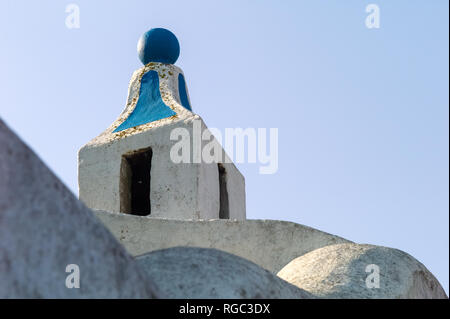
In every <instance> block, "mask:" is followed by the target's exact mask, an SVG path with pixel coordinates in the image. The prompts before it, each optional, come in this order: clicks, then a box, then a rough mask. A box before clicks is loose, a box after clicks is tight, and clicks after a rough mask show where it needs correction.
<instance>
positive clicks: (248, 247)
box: [95, 211, 349, 273]
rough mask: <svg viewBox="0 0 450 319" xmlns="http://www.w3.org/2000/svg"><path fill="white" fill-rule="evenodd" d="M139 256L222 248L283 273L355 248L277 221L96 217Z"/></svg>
mask: <svg viewBox="0 0 450 319" xmlns="http://www.w3.org/2000/svg"><path fill="white" fill-rule="evenodd" d="M95 213H96V215H97V217H98V218H100V220H101V221H102V222H103V223H104V224H105V225H106V226H107V227H108V228H109V229H110V230H111V232H112V233H113V234H114V235H115V236H116V238H118V239H119V241H120V242H121V243H122V244H123V245H124V246H125V247H126V248H127V250H128V251H129V252H130V253H131V254H132V255H134V256H136V255H142V254H145V253H148V252H151V251H154V250H158V249H164V248H170V247H176V246H189V247H203V248H216V249H220V250H223V251H226V252H228V253H231V254H234V255H237V256H240V257H243V258H245V259H248V260H250V261H252V262H254V263H256V264H257V265H259V266H261V267H263V268H265V269H267V270H269V271H271V272H273V273H277V272H278V271H279V270H280V269H281V268H283V267H284V266H285V265H286V264H287V263H289V262H290V261H291V260H293V259H294V258H296V257H298V256H301V255H304V254H306V253H308V252H310V251H312V250H314V249H317V248H320V247H323V246H327V245H332V244H337V243H344V242H349V241H347V240H345V239H343V238H340V237H338V236H333V235H330V234H327V233H324V232H321V231H319V230H316V229H313V228H310V227H307V226H303V225H299V224H295V223H291V222H285V221H276V220H245V221H236V220H198V221H194V220H190V221H189V220H171V219H152V218H148V217H140V216H131V215H126V214H118V213H109V212H104V211H96V212H95Z"/></svg>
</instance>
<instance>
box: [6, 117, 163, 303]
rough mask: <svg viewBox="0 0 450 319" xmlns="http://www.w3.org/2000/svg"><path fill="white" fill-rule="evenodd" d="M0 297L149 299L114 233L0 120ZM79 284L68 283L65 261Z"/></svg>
mask: <svg viewBox="0 0 450 319" xmlns="http://www.w3.org/2000/svg"><path fill="white" fill-rule="evenodd" d="M0 150H1V152H0V177H1V178H0V298H151V297H155V296H157V293H156V290H155V287H154V285H153V283H152V282H151V281H150V280H149V279H148V278H147V276H146V275H145V274H144V273H143V272H142V271H141V269H140V268H139V267H138V265H137V264H136V262H135V261H134V260H133V258H132V257H131V256H130V255H129V254H128V253H127V252H126V250H125V249H124V248H123V247H122V245H120V244H119V242H118V241H117V240H116V239H115V238H114V236H113V235H112V234H111V233H110V232H109V231H108V230H107V229H106V228H105V227H104V226H103V224H102V223H101V222H100V221H99V220H98V219H97V218H96V217H95V216H94V214H93V213H92V211H91V210H90V209H88V208H87V207H86V206H84V205H83V204H82V203H81V202H80V201H78V200H77V199H76V198H75V197H74V195H73V194H72V193H71V192H70V191H69V190H68V189H67V188H66V187H65V186H64V185H63V184H62V183H61V182H60V181H59V180H58V178H57V177H55V175H54V174H53V173H52V172H51V171H50V170H49V169H48V168H47V167H46V166H45V164H44V163H43V162H42V161H41V160H40V159H39V158H38V157H37V156H36V155H35V154H34V153H33V152H32V151H31V150H30V149H29V148H28V147H27V146H26V145H25V144H24V143H23V142H22V141H20V139H19V138H18V137H17V136H16V135H15V134H14V133H13V132H12V131H11V130H10V129H9V128H8V127H6V125H5V124H4V123H3V122H2V121H1V120H0ZM69 264H76V265H78V267H79V270H80V288H79V289H77V288H72V289H69V288H67V287H66V284H65V283H66V278H67V276H69V273H66V266H67V265H69Z"/></svg>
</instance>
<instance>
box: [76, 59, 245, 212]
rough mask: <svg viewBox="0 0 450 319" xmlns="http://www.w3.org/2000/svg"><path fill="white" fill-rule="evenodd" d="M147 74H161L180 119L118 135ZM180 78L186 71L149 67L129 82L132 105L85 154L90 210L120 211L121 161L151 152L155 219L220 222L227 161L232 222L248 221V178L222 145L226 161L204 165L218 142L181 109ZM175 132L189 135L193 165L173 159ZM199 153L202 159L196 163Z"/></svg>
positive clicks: (81, 157)
mask: <svg viewBox="0 0 450 319" xmlns="http://www.w3.org/2000/svg"><path fill="white" fill-rule="evenodd" d="M148 72H157V73H158V76H159V81H160V88H159V89H160V93H161V98H162V100H163V102H164V104H165V105H166V106H167V107H169V108H170V109H171V110H172V111H174V112H175V113H176V115H174V116H171V117H168V118H164V119H161V120H157V121H153V122H150V123H147V124H143V125H139V126H136V127H131V128H128V129H125V130H122V131H119V132H114V130H116V129H117V127H119V126H120V125H121V124H122V123H123V122H124V121H125V120H126V119H127V118H128V117H129V116H130V115H131V114H133V111H134V110H135V108H136V105H137V103H138V101H139V93H140V92H139V91H140V84H141V81H142V78H143V76H144V75H145V74H146V73H148ZM180 74H182V71H181V69H179V68H178V67H176V66H174V65H167V64H163V63H149V64H148V65H146V66H144V67H143V68H142V69H139V70H137V71H136V72H135V73H134V74H133V77H132V79H131V81H130V85H129V89H128V99H127V104H126V107H125V109H124V111H123V112H122V114H121V115H120V116H119V118H118V119H117V120H116V121H115V122H114V123H113V124H112V125H111V126H110V127H109V128H107V129H106V130H105V131H104V132H103V133H101V134H100V135H99V136H98V137H96V138H94V139H93V140H92V141H90V142H89V143H87V144H86V145H85V146H83V147H82V148H81V149H80V151H79V153H78V184H79V196H80V200H82V201H83V202H84V203H85V204H86V205H87V206H88V207H89V208H92V209H98V210H106V211H111V212H120V211H121V209H120V195H121V191H120V185H121V184H122V185H124V183H123V182H121V178H120V176H121V163H122V156H123V155H127V154H130V153H133V152H136V151H139V150H143V149H148V148H151V149H152V152H153V157H152V162H151V182H150V184H151V185H150V202H151V215H150V217H156V218H178V219H213V218H219V209H220V196H219V175H218V168H217V163H218V162H225V161H226V163H224V166H225V169H226V171H227V176H228V183H227V189H228V194H229V203H230V205H229V208H230V218H235V219H245V214H246V213H245V181H244V177H243V176H242V174H241V173H240V172H239V171H238V170H237V169H236V167H235V166H234V164H233V163H232V162H231V161H230V160H229V159H228V158H227V157H226V155H225V152H224V151H223V149H222V147H221V146H220V145H219V150H220V153H221V157H222V159H223V160H222V161H221V160H219V161H215V162H213V163H208V162H205V161H203V160H202V156H201V151H202V149H203V147H204V146H205V145H207V144H208V143H211V142H213V143H216V144H218V143H217V141H216V140H215V139H214V138H212V139H211V140H210V141H204V140H202V138H201V136H202V134H203V132H205V131H207V127H206V125H205V123H204V122H203V120H202V119H201V118H200V117H199V116H198V115H195V114H194V113H192V112H191V111H189V110H188V109H186V108H185V107H183V106H182V105H181V103H182V102H181V99H180V96H179V92H178V87H179V85H178V76H179V75H180ZM185 94H186V97H185V99H187V100H189V96H188V93H187V88H186V92H185ZM176 128H180V129H185V130H186V132H188V134H189V141H190V150H189V152H190V156H189V157H190V161H189V163H186V162H182V163H175V162H174V161H172V160H171V155H170V153H171V149H172V147H173V146H174V145H175V144H176V143H178V140H171V139H170V135H171V132H172V130H174V129H176ZM196 128H198V130H197V129H196ZM194 154H196V155H198V154H200V156H198V158H197V157H196V155H194ZM225 158H226V159H225ZM197 159H199V160H198V161H197Z"/></svg>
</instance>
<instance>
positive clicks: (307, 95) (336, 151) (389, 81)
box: [0, 0, 449, 293]
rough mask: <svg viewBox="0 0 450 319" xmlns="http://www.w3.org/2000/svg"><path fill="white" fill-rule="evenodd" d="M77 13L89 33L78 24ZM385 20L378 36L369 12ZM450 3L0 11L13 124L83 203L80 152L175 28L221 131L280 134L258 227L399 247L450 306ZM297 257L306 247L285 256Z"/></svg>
mask: <svg viewBox="0 0 450 319" xmlns="http://www.w3.org/2000/svg"><path fill="white" fill-rule="evenodd" d="M71 2H73V3H76V4H78V5H79V7H80V10H81V11H80V14H81V16H80V17H81V21H80V22H81V28H80V29H76V30H69V29H67V28H66V26H65V19H66V15H67V14H66V13H65V7H66V5H67V4H69V3H71ZM369 3H376V4H378V5H379V6H380V9H381V21H380V22H381V28H380V29H367V28H366V27H365V24H364V21H365V18H366V15H367V14H366V12H365V7H366V5H367V4H369ZM448 9H449V8H448V1H446V0H433V1H425V0H423V1H406V0H404V1H401V0H397V1H375V0H373V1H361V0H353V1H350V0H348V1H337V0H335V1H332V0H327V1H325V0H321V1H317V0H308V1H287V0H285V1H256V0H254V1H243V0H239V1H230V0H228V1H169V0H164V1H111V0H110V1H61V0H59V1H18V0H14V1H12V0H11V1H4V0H2V1H0V41H1V44H2V45H1V50H0V65H1V72H0V92H1V103H0V117H1V118H2V119H4V120H5V121H6V122H7V124H8V125H10V126H11V127H12V128H13V129H14V130H15V131H16V132H17V133H18V134H19V135H20V136H21V137H22V138H23V139H24V140H25V141H26V142H27V143H28V144H29V145H30V146H31V147H32V148H33V149H34V150H35V151H36V152H37V153H38V154H39V155H40V156H41V158H43V160H44V161H45V162H46V163H47V164H48V165H49V166H50V167H51V168H52V169H53V170H54V171H55V173H56V174H57V175H58V176H59V177H60V178H61V179H62V180H63V181H64V182H65V183H66V184H67V185H68V186H69V187H70V188H71V189H72V190H73V191H74V192H75V193H77V150H78V149H79V148H80V147H81V146H82V145H83V144H84V143H86V142H87V141H89V140H90V139H92V138H93V137H95V136H96V135H98V134H99V133H100V132H101V131H103V130H104V129H105V128H106V127H108V126H109V125H110V124H111V123H112V122H113V121H114V120H115V119H116V117H117V116H118V115H119V113H120V112H121V111H122V109H123V107H124V105H125V99H126V94H127V85H128V81H129V80H130V76H131V74H132V72H133V71H134V70H135V69H137V68H139V67H140V66H141V63H140V61H139V59H138V57H137V54H136V44H137V40H138V38H139V37H140V35H141V34H142V33H143V32H145V31H146V30H148V29H150V28H152V27H165V28H168V29H170V30H171V31H173V32H174V33H175V34H176V36H177V37H178V39H179V41H180V46H181V54H180V58H179V60H178V62H177V63H176V64H177V65H178V66H180V67H181V68H182V69H183V70H184V73H185V76H186V81H187V84H188V87H189V92H190V97H191V102H192V107H193V110H194V111H195V112H196V113H198V114H199V115H201V116H202V117H203V119H204V120H205V121H206V123H207V124H208V125H209V126H211V127H217V128H219V129H222V130H223V129H224V128H226V127H231V128H234V127H243V128H246V127H254V128H259V127H266V128H270V127H277V128H278V129H279V170H278V172H277V174H275V175H259V174H258V166H257V165H254V164H246V165H242V164H239V165H238V167H239V168H240V170H241V171H242V173H243V174H244V175H245V178H246V185H247V216H248V217H249V218H258V219H265V218H267V219H282V220H289V221H294V222H298V223H301V224H305V225H308V226H311V227H315V228H318V229H320V230H323V231H326V232H329V233H333V234H336V235H339V236H342V237H345V238H347V239H350V240H352V241H355V242H359V243H371V244H377V245H384V246H389V247H395V248H399V249H401V250H404V251H406V252H408V253H410V254H411V255H413V256H414V257H415V258H417V259H418V260H419V261H421V262H422V263H424V264H425V266H427V267H428V268H429V269H430V270H431V271H432V272H433V273H434V274H435V275H436V277H437V278H438V279H439V280H440V282H441V283H442V284H443V286H444V288H445V289H446V291H447V293H448V280H449V279H448V273H449V255H448V251H449V226H448V225H449V218H448V212H449V197H448V192H449V147H448V143H449V140H448V136H449V122H448V116H449V95H448V85H449V74H448V69H449V64H448V54H449V51H448V45H449V43H448V36H449V35H448V22H449V21H448ZM288 244H292V245H295V243H288Z"/></svg>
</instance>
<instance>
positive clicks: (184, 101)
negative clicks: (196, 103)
mask: <svg viewBox="0 0 450 319" xmlns="http://www.w3.org/2000/svg"><path fill="white" fill-rule="evenodd" d="M178 92H179V93H180V100H181V105H183V106H184V108H186V109H188V110H189V111H192V108H191V104H190V103H189V98H188V96H187V91H186V82H185V81H184V76H183V74H181V73H180V74H178Z"/></svg>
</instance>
